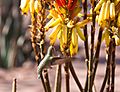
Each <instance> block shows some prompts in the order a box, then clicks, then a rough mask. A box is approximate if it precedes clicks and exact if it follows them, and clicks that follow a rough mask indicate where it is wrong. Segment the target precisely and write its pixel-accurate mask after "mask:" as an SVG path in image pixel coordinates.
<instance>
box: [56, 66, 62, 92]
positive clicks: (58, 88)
mask: <svg viewBox="0 0 120 92" xmlns="http://www.w3.org/2000/svg"><path fill="white" fill-rule="evenodd" d="M54 92H61V65H57V69H56V78H55V88H54Z"/></svg>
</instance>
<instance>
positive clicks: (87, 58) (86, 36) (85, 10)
mask: <svg viewBox="0 0 120 92" xmlns="http://www.w3.org/2000/svg"><path fill="white" fill-rule="evenodd" d="M82 4H83V11H84V17H83V19H87V0H82ZM83 30H84V36H85V39H86V40H85V42H84V46H85V55H86V60H85V61H86V63H87V70H88V62H89V48H88V33H87V25H85V27H84V29H83ZM87 89H88V71H87V76H86V82H85V92H87Z"/></svg>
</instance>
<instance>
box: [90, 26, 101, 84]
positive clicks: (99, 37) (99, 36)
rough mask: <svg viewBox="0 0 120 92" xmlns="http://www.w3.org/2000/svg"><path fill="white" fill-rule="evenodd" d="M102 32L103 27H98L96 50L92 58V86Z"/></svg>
mask: <svg viewBox="0 0 120 92" xmlns="http://www.w3.org/2000/svg"><path fill="white" fill-rule="evenodd" d="M102 32H103V28H102V27H100V29H99V34H98V41H97V47H96V52H95V56H94V58H93V62H94V67H93V69H94V70H93V77H92V86H93V83H94V79H95V74H96V70H97V66H98V62H99V54H100V46H101V40H102Z"/></svg>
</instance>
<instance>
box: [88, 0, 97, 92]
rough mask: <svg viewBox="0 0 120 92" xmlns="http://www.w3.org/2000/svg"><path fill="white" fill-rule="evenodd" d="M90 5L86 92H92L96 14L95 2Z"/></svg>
mask: <svg viewBox="0 0 120 92" xmlns="http://www.w3.org/2000/svg"><path fill="white" fill-rule="evenodd" d="M91 5H92V14H93V15H92V25H91V47H90V61H89V66H88V67H89V69H88V70H89V72H88V73H89V75H88V91H89V92H92V85H93V84H92V76H93V74H92V73H93V56H94V37H95V18H96V13H95V12H94V8H95V0H93V1H92V2H91Z"/></svg>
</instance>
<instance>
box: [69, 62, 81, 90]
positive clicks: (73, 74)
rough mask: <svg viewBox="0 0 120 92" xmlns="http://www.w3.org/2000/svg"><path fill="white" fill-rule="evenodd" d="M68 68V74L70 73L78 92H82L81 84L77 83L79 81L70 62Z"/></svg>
mask: <svg viewBox="0 0 120 92" xmlns="http://www.w3.org/2000/svg"><path fill="white" fill-rule="evenodd" d="M69 68H70V72H71V74H72V76H73V78H74V80H75V82H76V84H77V86H78V87H79V90H80V92H83V87H82V85H81V83H80V81H79V79H78V77H77V75H76V73H75V70H74V68H73V65H72V62H70V64H69Z"/></svg>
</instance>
